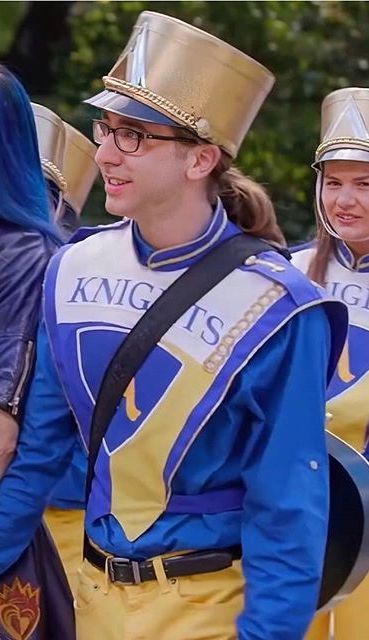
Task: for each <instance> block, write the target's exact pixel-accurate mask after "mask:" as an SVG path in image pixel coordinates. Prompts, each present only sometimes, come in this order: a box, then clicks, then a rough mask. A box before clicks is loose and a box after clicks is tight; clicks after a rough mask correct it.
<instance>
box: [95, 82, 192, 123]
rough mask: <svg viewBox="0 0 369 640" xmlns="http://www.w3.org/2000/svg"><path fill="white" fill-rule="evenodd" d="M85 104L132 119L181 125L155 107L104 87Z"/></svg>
mask: <svg viewBox="0 0 369 640" xmlns="http://www.w3.org/2000/svg"><path fill="white" fill-rule="evenodd" d="M83 102H85V103H86V104H91V105H92V106H93V107H97V108H98V109H102V110H105V111H112V113H116V114H118V115H119V116H126V117H127V118H132V119H133V120H139V121H141V122H150V123H152V124H162V125H166V126H168V127H179V126H181V125H179V124H178V122H175V121H174V120H171V118H167V116H164V115H163V114H162V113H160V112H159V111H156V109H153V108H152V107H148V106H147V105H146V104H143V103H142V102H139V101H138V100H134V99H133V98H129V97H128V96H125V95H123V94H122V93H116V92H115V91H108V90H107V89H105V90H104V91H101V92H100V93H97V94H96V95H95V96H92V97H91V98H88V99H87V100H84V101H83Z"/></svg>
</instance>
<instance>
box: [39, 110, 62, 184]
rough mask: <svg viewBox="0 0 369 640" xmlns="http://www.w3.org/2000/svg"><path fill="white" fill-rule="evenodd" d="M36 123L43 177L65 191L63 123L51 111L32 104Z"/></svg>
mask: <svg viewBox="0 0 369 640" xmlns="http://www.w3.org/2000/svg"><path fill="white" fill-rule="evenodd" d="M31 104H32V110H33V115H34V118H35V123H36V130H37V140H38V148H39V153H40V158H41V165H42V169H43V173H44V176H45V177H46V178H48V179H50V180H52V181H53V182H54V183H55V184H56V186H57V187H58V188H59V189H60V190H61V191H65V190H66V188H67V182H66V179H65V177H64V175H63V156H64V148H65V129H64V122H63V120H62V119H61V118H59V116H57V115H56V113H54V112H53V111H51V109H48V108H47V107H44V106H43V105H42V104H36V103H35V102H32V103H31Z"/></svg>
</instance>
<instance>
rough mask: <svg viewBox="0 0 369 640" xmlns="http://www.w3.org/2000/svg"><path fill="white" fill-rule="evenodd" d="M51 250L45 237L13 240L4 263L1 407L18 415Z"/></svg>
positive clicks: (0, 281)
mask: <svg viewBox="0 0 369 640" xmlns="http://www.w3.org/2000/svg"><path fill="white" fill-rule="evenodd" d="M50 257H51V246H48V244H47V241H46V239H45V238H43V236H42V235H41V234H37V233H33V234H32V233H28V234H27V233H24V234H21V233H17V234H13V235H11V236H10V239H9V244H8V245H7V248H6V251H5V256H2V258H3V259H2V260H1V259H0V270H1V276H0V308H1V325H0V406H2V407H7V405H8V403H10V404H12V405H13V410H14V412H15V413H16V412H17V410H18V408H19V404H20V403H21V402H22V398H23V395H24V392H25V389H26V387H27V385H26V382H27V379H28V374H29V373H30V371H31V365H32V359H33V358H32V356H33V343H34V341H35V337H36V332H37V324H38V321H39V315H40V306H41V295H42V281H43V277H44V272H45V268H46V265H47V263H48V261H49V259H50Z"/></svg>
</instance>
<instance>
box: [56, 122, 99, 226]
mask: <svg viewBox="0 0 369 640" xmlns="http://www.w3.org/2000/svg"><path fill="white" fill-rule="evenodd" d="M64 126H65V133H66V142H65V151H64V158H63V174H64V176H65V179H66V181H67V189H66V191H65V193H64V199H65V200H66V202H68V204H70V205H71V207H72V208H73V209H74V211H75V212H76V213H77V215H80V213H81V211H82V209H83V205H84V204H85V202H86V200H87V197H88V194H89V193H90V191H91V188H92V185H93V183H94V181H95V178H96V176H97V174H98V167H97V165H96V163H95V153H96V145H94V144H93V143H92V142H91V141H90V140H89V139H88V138H86V136H84V135H83V134H82V133H81V132H80V131H78V130H77V129H75V128H74V127H72V125H70V124H69V123H68V122H64Z"/></svg>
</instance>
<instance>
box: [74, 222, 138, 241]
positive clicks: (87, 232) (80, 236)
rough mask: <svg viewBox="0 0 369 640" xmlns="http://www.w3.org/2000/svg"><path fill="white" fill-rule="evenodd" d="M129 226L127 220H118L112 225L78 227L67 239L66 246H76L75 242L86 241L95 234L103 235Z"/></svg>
mask: <svg viewBox="0 0 369 640" xmlns="http://www.w3.org/2000/svg"><path fill="white" fill-rule="evenodd" d="M128 224H129V220H128V219H127V220H120V221H119V222H114V223H113V224H98V225H97V226H95V227H80V228H79V229H77V231H76V232H75V233H74V234H73V235H72V236H71V237H70V238H69V241H68V244H77V242H82V240H86V238H89V237H90V236H93V235H96V234H97V233H103V232H104V231H111V230H112V229H122V227H125V226H127V225H128Z"/></svg>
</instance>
